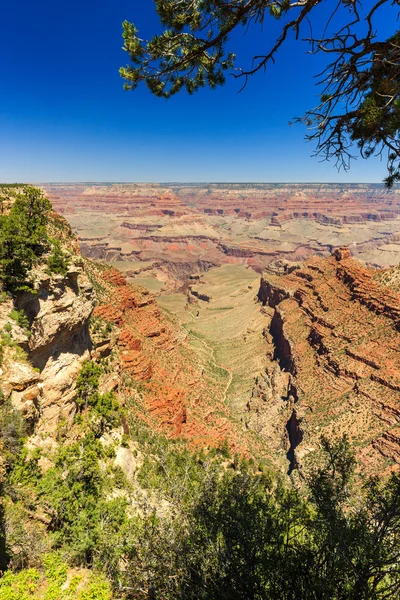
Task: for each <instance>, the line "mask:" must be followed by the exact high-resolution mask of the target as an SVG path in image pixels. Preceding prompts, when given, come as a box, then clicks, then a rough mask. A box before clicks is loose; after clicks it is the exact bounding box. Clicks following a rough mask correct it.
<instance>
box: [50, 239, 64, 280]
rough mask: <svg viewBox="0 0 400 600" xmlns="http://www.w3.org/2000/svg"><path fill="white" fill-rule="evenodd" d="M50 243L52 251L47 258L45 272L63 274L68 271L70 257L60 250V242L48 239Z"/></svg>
mask: <svg viewBox="0 0 400 600" xmlns="http://www.w3.org/2000/svg"><path fill="white" fill-rule="evenodd" d="M50 241H51V244H52V251H51V254H50V256H49V257H48V259H47V273H48V274H49V275H51V274H52V273H55V274H57V275H65V274H66V273H67V271H68V266H69V262H70V259H69V257H68V256H67V255H66V254H65V253H64V252H63V251H62V249H61V244H60V242H59V241H58V240H56V239H52V240H50Z"/></svg>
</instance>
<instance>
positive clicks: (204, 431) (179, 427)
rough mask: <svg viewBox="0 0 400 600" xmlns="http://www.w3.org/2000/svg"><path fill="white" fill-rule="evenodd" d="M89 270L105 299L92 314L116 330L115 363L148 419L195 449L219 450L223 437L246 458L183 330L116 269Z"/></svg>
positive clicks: (241, 440)
mask: <svg viewBox="0 0 400 600" xmlns="http://www.w3.org/2000/svg"><path fill="white" fill-rule="evenodd" d="M92 271H93V272H92V276H94V277H95V278H96V280H97V281H98V284H99V287H100V289H101V290H102V292H101V293H102V297H103V301H104V303H103V304H101V305H100V306H97V307H96V308H95V311H94V315H95V316H98V317H101V318H103V319H105V320H107V321H110V322H112V323H113V324H114V325H116V326H117V327H118V330H119V331H118V342H117V345H118V353H119V358H118V361H119V362H120V364H121V367H122V369H123V371H124V372H125V373H127V374H128V375H129V376H130V377H132V379H133V381H134V382H135V383H136V384H138V383H140V393H141V395H142V397H143V400H144V403H145V407H146V410H147V415H148V418H149V419H151V420H152V422H155V423H156V424H158V427H160V428H161V429H162V430H164V431H165V432H166V433H167V434H168V435H171V436H181V437H183V438H185V439H187V440H188V441H189V443H190V444H192V445H193V446H217V445H218V444H220V443H221V442H222V441H224V440H225V438H227V439H228V441H229V444H230V447H231V449H232V451H233V452H236V451H237V452H240V453H241V454H244V455H249V449H248V445H247V441H246V439H244V438H243V434H242V432H241V430H240V427H239V426H238V425H235V422H234V419H233V418H232V416H231V415H230V412H229V410H228V408H227V407H226V406H225V405H224V404H223V402H222V398H218V395H214V394H212V393H210V389H212V387H211V386H210V383H209V382H208V381H207V378H206V377H205V376H204V375H203V365H202V364H200V363H199V359H198V357H197V355H196V354H195V353H194V351H193V350H191V348H190V347H189V345H188V342H187V339H186V334H185V333H184V331H182V330H181V329H180V328H179V326H178V325H177V324H176V325H174V324H173V323H172V322H171V321H170V320H167V319H166V318H165V316H164V314H163V313H162V311H161V310H160V309H159V307H158V305H157V303H156V301H155V299H154V298H153V297H152V296H151V294H149V292H148V291H147V290H144V289H141V288H136V287H132V286H130V285H128V284H127V283H126V279H125V278H124V277H123V276H122V275H121V274H120V273H118V272H117V271H115V270H114V269H100V268H99V269H96V267H94V266H93V265H92Z"/></svg>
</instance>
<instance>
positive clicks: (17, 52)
mask: <svg viewBox="0 0 400 600" xmlns="http://www.w3.org/2000/svg"><path fill="white" fill-rule="evenodd" d="M328 4H329V5H331V4H332V0H328ZM367 4H368V2H367ZM0 14H1V25H2V26H1V35H0V56H1V57H2V58H1V62H0V82H1V86H0V181H3V182H10V181H30V182H45V181H65V182H66V181H162V182H167V181H199V182H200V181H225V182H226V181H232V182H236V181H239V182H240V181H266V182H270V181H275V182H276V181H282V182H285V181H288V182H290V181H331V182H336V181H347V182H352V181H363V182H376V181H381V180H382V178H383V176H384V175H385V165H384V163H381V162H380V161H379V160H377V159H373V160H369V161H368V162H366V161H362V160H361V159H360V160H358V161H356V162H354V163H353V166H352V169H351V171H350V173H347V174H346V173H343V172H340V173H337V171H336V169H335V168H334V166H333V165H332V164H331V163H320V162H318V160H317V159H315V158H311V156H310V155H311V154H312V151H313V147H312V145H310V144H308V143H306V142H305V141H304V139H303V138H304V133H305V131H304V128H303V127H302V126H300V125H296V126H293V127H289V126H288V122H289V120H290V119H292V118H293V117H294V116H297V115H301V114H302V113H303V112H304V110H305V109H306V108H307V107H310V106H313V105H314V103H315V101H316V98H317V89H316V88H315V85H314V83H315V82H314V79H313V75H314V74H315V73H316V72H317V71H318V69H319V67H320V66H321V62H320V59H319V58H318V57H313V56H310V55H308V54H306V50H307V48H306V46H305V45H301V44H299V43H296V42H295V41H292V42H290V43H289V44H287V46H286V47H285V48H284V49H283V51H282V52H281V53H280V55H279V57H278V60H277V63H276V65H271V66H270V67H269V70H268V73H267V75H263V74H258V75H256V76H255V77H254V78H252V80H251V81H250V83H249V84H248V86H247V88H246V89H245V90H244V91H243V92H242V93H240V94H238V93H237V92H238V89H239V87H240V85H239V84H238V82H237V81H234V80H233V79H231V78H230V79H229V80H228V83H227V85H226V86H225V87H223V88H219V89H218V90H216V91H210V90H201V91H200V92H199V93H197V94H195V95H193V96H188V95H186V94H184V95H178V96H175V97H174V98H172V99H170V100H168V101H166V100H162V99H157V98H155V97H153V96H151V95H150V94H149V92H147V90H146V89H145V88H142V89H140V90H138V91H136V92H134V93H132V92H124V91H123V89H122V85H123V82H122V80H121V78H120V76H119V74H118V69H119V67H120V66H121V65H123V64H125V63H126V62H127V58H128V57H127V55H126V54H125V53H124V52H123V51H122V49H121V47H122V38H121V23H122V21H123V20H124V19H128V20H131V21H134V22H135V23H136V24H137V26H139V28H140V34H141V35H143V37H150V36H151V35H152V34H153V33H154V32H155V31H156V30H157V28H158V21H157V16H156V14H155V10H154V2H153V0H69V2H54V0H51V1H50V0H37V2H31V1H30V0H29V1H28V0H3V3H2V7H1V13H0ZM321 19H323V13H322V15H321ZM386 23H387V21H386ZM274 27H277V24H276V23H274V22H270V19H268V22H267V23H266V24H264V28H263V30H262V31H261V30H260V28H257V29H252V30H251V31H250V32H249V33H248V34H247V35H246V36H245V35H244V32H243V31H240V32H237V33H235V35H234V38H233V40H232V48H233V49H234V50H235V51H236V54H237V55H238V57H239V58H240V59H241V62H245V61H246V58H247V59H249V58H250V57H251V56H252V55H253V54H254V53H256V52H259V51H260V50H262V49H263V48H267V47H268V46H269V44H268V40H270V39H271V38H272V36H273V31H274Z"/></svg>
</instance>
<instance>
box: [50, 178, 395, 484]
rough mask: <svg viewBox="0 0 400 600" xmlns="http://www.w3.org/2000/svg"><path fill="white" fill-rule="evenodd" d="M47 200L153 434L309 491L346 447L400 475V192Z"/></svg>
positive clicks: (83, 193) (314, 190)
mask: <svg viewBox="0 0 400 600" xmlns="http://www.w3.org/2000/svg"><path fill="white" fill-rule="evenodd" d="M44 187H45V189H46V192H47V193H48V194H49V197H50V198H51V201H52V203H53V205H54V207H55V208H56V209H57V210H58V211H60V212H61V213H63V215H64V217H65V218H66V219H67V220H68V221H69V223H70V224H71V226H72V228H73V230H74V231H75V232H76V234H77V235H78V238H79V241H80V246H81V251H82V254H83V255H84V256H85V257H86V259H85V265H86V267H85V268H86V269H88V270H89V271H90V272H91V273H92V276H91V280H95V281H96V282H97V284H96V285H98V286H100V287H99V289H100V290H101V293H100V296H99V293H98V294H97V296H98V298H99V297H100V298H101V302H100V304H99V305H98V306H97V307H96V308H95V311H94V315H95V317H99V318H101V319H103V320H105V321H107V322H109V323H112V326H113V327H114V328H116V329H117V331H118V333H117V334H116V341H115V344H116V347H117V348H118V356H119V363H118V364H119V366H118V367H116V370H117V371H119V370H121V373H125V374H127V376H129V377H131V378H132V379H133V380H134V381H136V382H139V383H140V397H141V399H142V403H143V406H142V410H141V418H143V419H145V420H147V421H148V422H149V423H152V427H155V428H158V429H159V430H160V431H164V432H167V434H168V435H169V436H172V437H178V438H181V439H186V440H187V441H188V443H189V444H190V445H192V446H193V447H204V446H206V447H212V446H215V445H218V444H220V443H222V442H223V441H224V440H228V442H229V445H230V448H231V450H232V451H233V452H238V453H241V454H243V455H245V456H255V457H259V458H262V459H263V460H266V461H267V463H268V464H270V465H271V467H272V468H273V469H274V470H279V471H280V472H282V473H289V474H291V475H292V477H295V478H298V477H300V478H301V477H303V476H304V474H306V473H307V472H310V470H312V469H313V467H314V466H315V464H317V463H318V460H319V458H318V457H319V447H320V439H321V436H322V435H323V436H326V437H328V438H332V437H336V436H338V435H340V434H342V433H347V434H348V435H349V436H350V438H351V440H352V443H353V445H354V447H355V448H356V452H357V459H358V464H359V465H360V467H359V468H360V469H361V470H363V471H365V472H370V473H377V472H386V471H387V472H389V471H390V470H392V469H393V468H397V466H396V465H398V464H399V462H400V451H399V447H400V446H399V444H400V437H399V435H398V421H399V418H400V404H399V403H400V397H399V393H400V379H399V380H398V378H399V377H400V361H399V360H398V352H399V349H400V348H399V340H398V335H399V333H398V327H399V322H400V321H399V314H398V309H397V307H398V306H399V305H400V302H399V301H400V296H398V291H397V290H398V281H399V279H400V277H399V275H398V268H397V267H396V266H393V265H397V263H398V262H400V245H399V244H398V240H399V239H400V237H399V236H400V233H399V232H400V221H399V219H398V214H399V206H400V204H399V202H400V198H399V195H398V190H394V191H392V192H386V191H385V190H384V189H383V188H382V187H381V186H378V185H376V186H371V185H353V186H345V185H343V186H341V187H340V188H339V187H337V186H336V187H335V186H329V185H322V184H321V185H317V184H312V185H311V184H310V185H307V186H306V185H300V184H299V185H284V184H280V185H278V184H277V185H272V184H271V185H263V186H261V185H256V184H249V185H248V186H239V185H236V184H229V185H228V184H226V185H225V184H220V185H217V184H214V185H193V186H189V185H178V184H176V185H169V186H162V185H155V184H147V185H142V184H129V185H128V184H109V185H100V184H93V185H86V184H82V185H69V184H65V185H61V184H57V185H49V184H47V185H46V186H44ZM343 246H345V248H343ZM104 263H108V266H105V265H104ZM260 280H261V283H260ZM99 282H100V283H99ZM396 286H397V287H396ZM99 351H100V350H99Z"/></svg>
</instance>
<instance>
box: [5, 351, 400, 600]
mask: <svg viewBox="0 0 400 600" xmlns="http://www.w3.org/2000/svg"><path fill="white" fill-rule="evenodd" d="M101 374H102V370H101V367H100V365H99V364H96V363H94V362H92V361H86V362H85V363H84V364H83V366H82V370H81V373H80V375H79V376H78V378H77V391H78V406H79V409H80V413H79V418H78V419H76V422H75V424H74V426H73V427H74V431H73V435H72V436H71V438H70V440H69V441H68V440H64V444H60V445H59V446H58V447H57V449H56V450H53V451H52V452H50V453H49V454H48V458H50V460H51V465H49V466H48V468H47V470H46V471H45V472H43V471H42V469H41V468H40V466H39V464H40V463H39V461H40V459H41V458H42V456H41V453H40V452H39V451H32V450H31V451H29V452H28V451H27V450H26V449H25V448H24V447H23V436H24V429H23V427H22V425H21V422H20V420H19V418H18V416H17V413H16V411H15V410H14V409H13V408H12V406H11V405H10V404H9V403H6V402H5V400H4V398H3V399H2V401H1V402H0V430H1V432H2V437H0V444H1V445H2V448H3V456H4V457H5V463H4V471H5V479H4V482H3V494H5V495H6V497H7V502H6V503H5V515H4V514H3V515H0V516H1V519H2V523H3V524H4V522H5V523H6V526H5V527H3V531H4V532H5V539H4V537H3V542H4V547H5V550H6V551H7V553H8V556H9V557H10V558H11V565H12V566H13V567H14V568H15V569H16V570H18V568H21V567H26V568H24V569H23V570H22V571H21V572H20V573H18V572H17V573H7V574H6V576H5V577H3V579H0V600H9V599H10V600H11V599H12V600H15V598H17V599H18V600H31V598H32V599H36V598H37V599H38V600H39V598H41V597H42V596H41V595H40V594H41V592H40V589H41V588H40V586H41V585H42V584H43V582H45V586H47V588H46V589H47V592H46V594H49V595H45V596H44V598H48V600H50V599H52V598H54V599H55V598H57V599H58V598H59V599H60V600H62V599H63V598H65V600H67V599H71V600H72V599H73V600H75V598H77V599H79V600H94V599H96V600H100V599H104V600H108V598H110V589H109V588H108V584H107V583H105V580H104V579H102V577H101V576H99V575H96V573H98V572H99V571H101V572H102V573H103V574H104V575H106V576H107V578H108V581H109V582H110V583H111V585H112V587H113V589H114V591H115V597H116V598H118V599H119V600H120V599H121V600H122V599H124V600H150V599H153V600H155V599H156V600H249V599H252V600H278V599H279V600H385V599H391V598H397V597H399V595H400V563H399V561H398V557H399V539H400V477H399V476H398V475H396V474H394V475H392V476H391V477H390V479H389V480H388V481H387V482H386V483H380V482H379V481H378V480H375V479H371V480H369V481H368V482H367V483H366V485H365V486H364V488H360V486H359V484H358V485H356V486H355V485H354V481H353V477H354V468H355V463H354V457H353V455H352V453H351V451H350V446H349V442H348V440H347V438H345V437H344V438H342V439H340V440H338V441H336V442H335V443H330V442H329V441H327V440H322V446H323V450H324V457H325V458H324V460H323V463H322V464H321V466H320V468H318V469H316V470H315V472H314V473H313V475H312V477H310V479H309V480H308V481H306V482H305V485H304V489H303V490H302V491H301V492H300V491H298V490H296V489H294V488H293V487H289V485H287V484H286V483H285V484H284V483H283V482H282V481H280V480H279V478H278V477H277V476H272V475H271V474H269V473H267V474H265V473H263V472H262V471H260V470H259V469H258V467H256V465H255V464H254V463H252V462H250V461H249V460H245V459H243V458H239V457H238V456H235V457H233V458H230V457H229V455H230V453H229V448H228V445H227V443H226V442H223V443H222V444H221V446H220V447H219V448H217V449H215V450H214V451H212V450H210V449H205V450H202V451H201V452H199V453H195V452H191V451H189V449H188V448H187V447H186V446H185V444H184V443H183V442H182V441H176V440H175V441H174V440H169V439H167V438H165V437H164V436H161V435H159V434H157V433H155V432H154V431H153V430H151V429H150V428H149V427H147V425H146V424H145V423H144V422H143V421H142V420H141V419H140V418H139V416H136V417H135V416H133V415H134V414H135V412H136V414H138V412H137V411H136V410H135V406H131V412H130V416H129V419H128V420H129V426H130V431H131V434H130V435H131V437H132V439H133V442H134V443H135V446H136V448H137V456H136V457H135V454H133V457H134V458H135V460H136V461H137V464H136V469H137V470H136V475H135V479H134V481H128V480H127V479H126V477H125V475H124V473H123V471H122V470H121V468H120V467H117V466H116V465H115V463H114V459H115V455H116V451H117V449H118V442H115V443H114V442H113V441H112V437H111V436H108V435H107V436H104V435H103V434H104V433H105V432H106V431H107V430H108V429H110V428H111V427H113V426H114V425H116V424H117V423H119V420H120V418H121V416H122V415H121V409H120V408H119V405H118V402H117V400H116V398H115V397H114V396H113V395H108V394H101V393H100V391H99V389H100V388H99V382H100V378H101ZM136 408H137V407H136ZM7 432H8V433H7ZM118 439H120V437H119V438H118ZM121 445H123V446H124V447H125V448H131V449H133V447H132V441H130V440H129V438H128V436H127V434H125V436H124V438H123V440H122V443H121ZM135 452H136V451H135ZM43 517H44V518H43ZM38 518H39V521H38V520H37V519H38ZM18 523H19V525H18ZM0 524H1V523H0ZM7 532H8V538H7ZM44 534H45V537H44ZM44 540H46V544H48V545H49V546H50V547H51V549H52V552H51V553H50V554H46V552H43V550H41V549H42V548H43V541H44ZM40 550H41V553H40ZM54 551H56V554H54ZM17 552H19V554H18V553H17ZM16 553H17V554H16ZM40 557H42V565H38V567H36V565H35V564H32V563H33V560H40ZM43 557H44V559H43ZM60 557H62V560H61V558H60ZM66 564H68V565H70V566H71V565H72V566H74V567H78V568H80V567H85V568H90V569H92V571H93V573H94V575H93V577H94V579H93V581H92V582H89V583H88V584H87V586H86V588H85V591H79V594H80V595H77V596H74V594H75V592H76V594H78V591H77V588H76V589H74V588H73V584H72V582H70V583H69V587H68V588H65V587H64V586H65V581H66V580H65V577H66ZM29 567H35V569H33V570H32V568H30V569H29ZM37 569H38V570H37ZM72 581H74V579H72ZM11 590H13V591H12V592H11ZM67 590H69V591H67ZM11 593H13V594H14V596H13V595H11ZM17 593H18V594H20V595H17ZM2 594H3V595H2ZM7 594H8V595H7ZM22 594H25V596H24V595H22ZM51 594H53V595H51ZM57 594H58V595H57Z"/></svg>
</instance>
